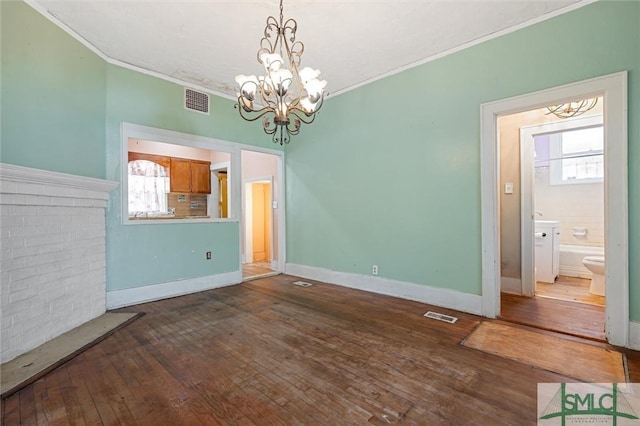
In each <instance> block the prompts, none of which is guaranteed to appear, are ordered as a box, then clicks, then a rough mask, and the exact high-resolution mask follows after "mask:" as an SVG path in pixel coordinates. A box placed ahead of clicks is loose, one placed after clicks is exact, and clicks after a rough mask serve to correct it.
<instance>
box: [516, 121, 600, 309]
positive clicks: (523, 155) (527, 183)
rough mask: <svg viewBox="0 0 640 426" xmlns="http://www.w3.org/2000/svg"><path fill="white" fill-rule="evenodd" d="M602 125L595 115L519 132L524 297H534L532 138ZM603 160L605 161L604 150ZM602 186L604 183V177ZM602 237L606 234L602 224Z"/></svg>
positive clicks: (542, 125) (521, 265) (524, 128)
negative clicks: (603, 232)
mask: <svg viewBox="0 0 640 426" xmlns="http://www.w3.org/2000/svg"><path fill="white" fill-rule="evenodd" d="M602 125H604V117H603V115H602V114H598V115H591V116H588V117H579V118H576V119H567V120H562V121H554V122H550V123H542V124H534V125H531V126H526V127H522V128H521V129H520V257H521V259H520V272H521V274H520V279H521V282H522V294H523V295H524V296H528V297H533V296H535V256H534V251H535V250H534V246H533V231H534V219H535V217H534V198H535V184H534V181H535V179H534V177H533V176H534V173H533V171H534V167H533V166H534V164H533V152H534V138H535V137H536V136H539V135H545V134H550V133H558V132H562V131H566V130H573V129H584V128H589V127H596V126H602ZM604 161H605V162H606V161H607V159H606V149H605V159H604ZM604 184H606V176H605V179H604ZM605 235H607V231H606V223H605ZM605 303H606V299H605Z"/></svg>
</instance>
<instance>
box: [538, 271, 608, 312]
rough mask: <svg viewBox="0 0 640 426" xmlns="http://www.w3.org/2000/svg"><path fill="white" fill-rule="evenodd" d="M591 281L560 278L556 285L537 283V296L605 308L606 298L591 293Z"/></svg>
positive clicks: (561, 276)
mask: <svg viewBox="0 0 640 426" xmlns="http://www.w3.org/2000/svg"><path fill="white" fill-rule="evenodd" d="M590 286H591V280H588V279H585V278H577V277H566V276H564V275H560V276H558V278H557V279H556V281H555V282H554V283H541V282H537V283H536V296H537V297H548V298H551V299H559V300H567V301H571V302H579V303H588V304H590V305H598V306H604V303H605V299H604V296H597V295H595V294H591V293H589V287H590Z"/></svg>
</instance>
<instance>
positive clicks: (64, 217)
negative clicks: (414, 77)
mask: <svg viewBox="0 0 640 426" xmlns="http://www.w3.org/2000/svg"><path fill="white" fill-rule="evenodd" d="M116 185H117V183H115V182H109V181H104V180H101V179H94V178H87V177H80V176H72V175H67V174H61V173H54V172H47V171H42V170H36V169H28V168H24V167H18V166H13V165H8V164H0V253H1V257H0V261H1V263H0V265H1V268H0V280H1V286H0V308H1V310H0V311H1V313H0V321H1V322H0V342H1V343H0V346H1V350H0V362H2V363H4V362H7V361H9V360H11V359H13V358H15V357H16V356H18V355H20V354H22V353H24V352H27V351H29V350H30V349H33V348H35V347H37V346H39V345H41V344H42V343H44V342H46V341H48V340H51V339H53V338H54V337H56V336H58V335H60V334H62V333H64V332H66V331H69V330H71V329H72V328H74V327H77V326H78V325H80V324H82V323H84V322H86V321H89V320H91V319H93V318H95V317H97V316H99V315H101V314H103V313H104V312H105V306H106V302H105V299H106V289H105V285H106V274H105V209H106V206H107V199H108V196H109V191H110V190H111V189H113V188H114V187H115V186H116Z"/></svg>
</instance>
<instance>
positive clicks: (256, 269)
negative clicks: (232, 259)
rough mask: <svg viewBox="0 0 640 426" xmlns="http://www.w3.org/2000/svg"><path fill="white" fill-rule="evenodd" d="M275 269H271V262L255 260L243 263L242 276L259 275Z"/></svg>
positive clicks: (244, 277) (245, 277)
mask: <svg viewBox="0 0 640 426" xmlns="http://www.w3.org/2000/svg"><path fill="white" fill-rule="evenodd" d="M273 272H274V271H273V269H271V263H270V262H253V263H243V264H242V278H243V279H247V278H252V277H257V276H260V275H264V274H270V273H273Z"/></svg>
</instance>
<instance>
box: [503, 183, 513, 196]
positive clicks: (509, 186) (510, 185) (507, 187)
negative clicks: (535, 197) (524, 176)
mask: <svg viewBox="0 0 640 426" xmlns="http://www.w3.org/2000/svg"><path fill="white" fill-rule="evenodd" d="M504 193H505V194H513V182H507V183H505V184H504Z"/></svg>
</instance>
